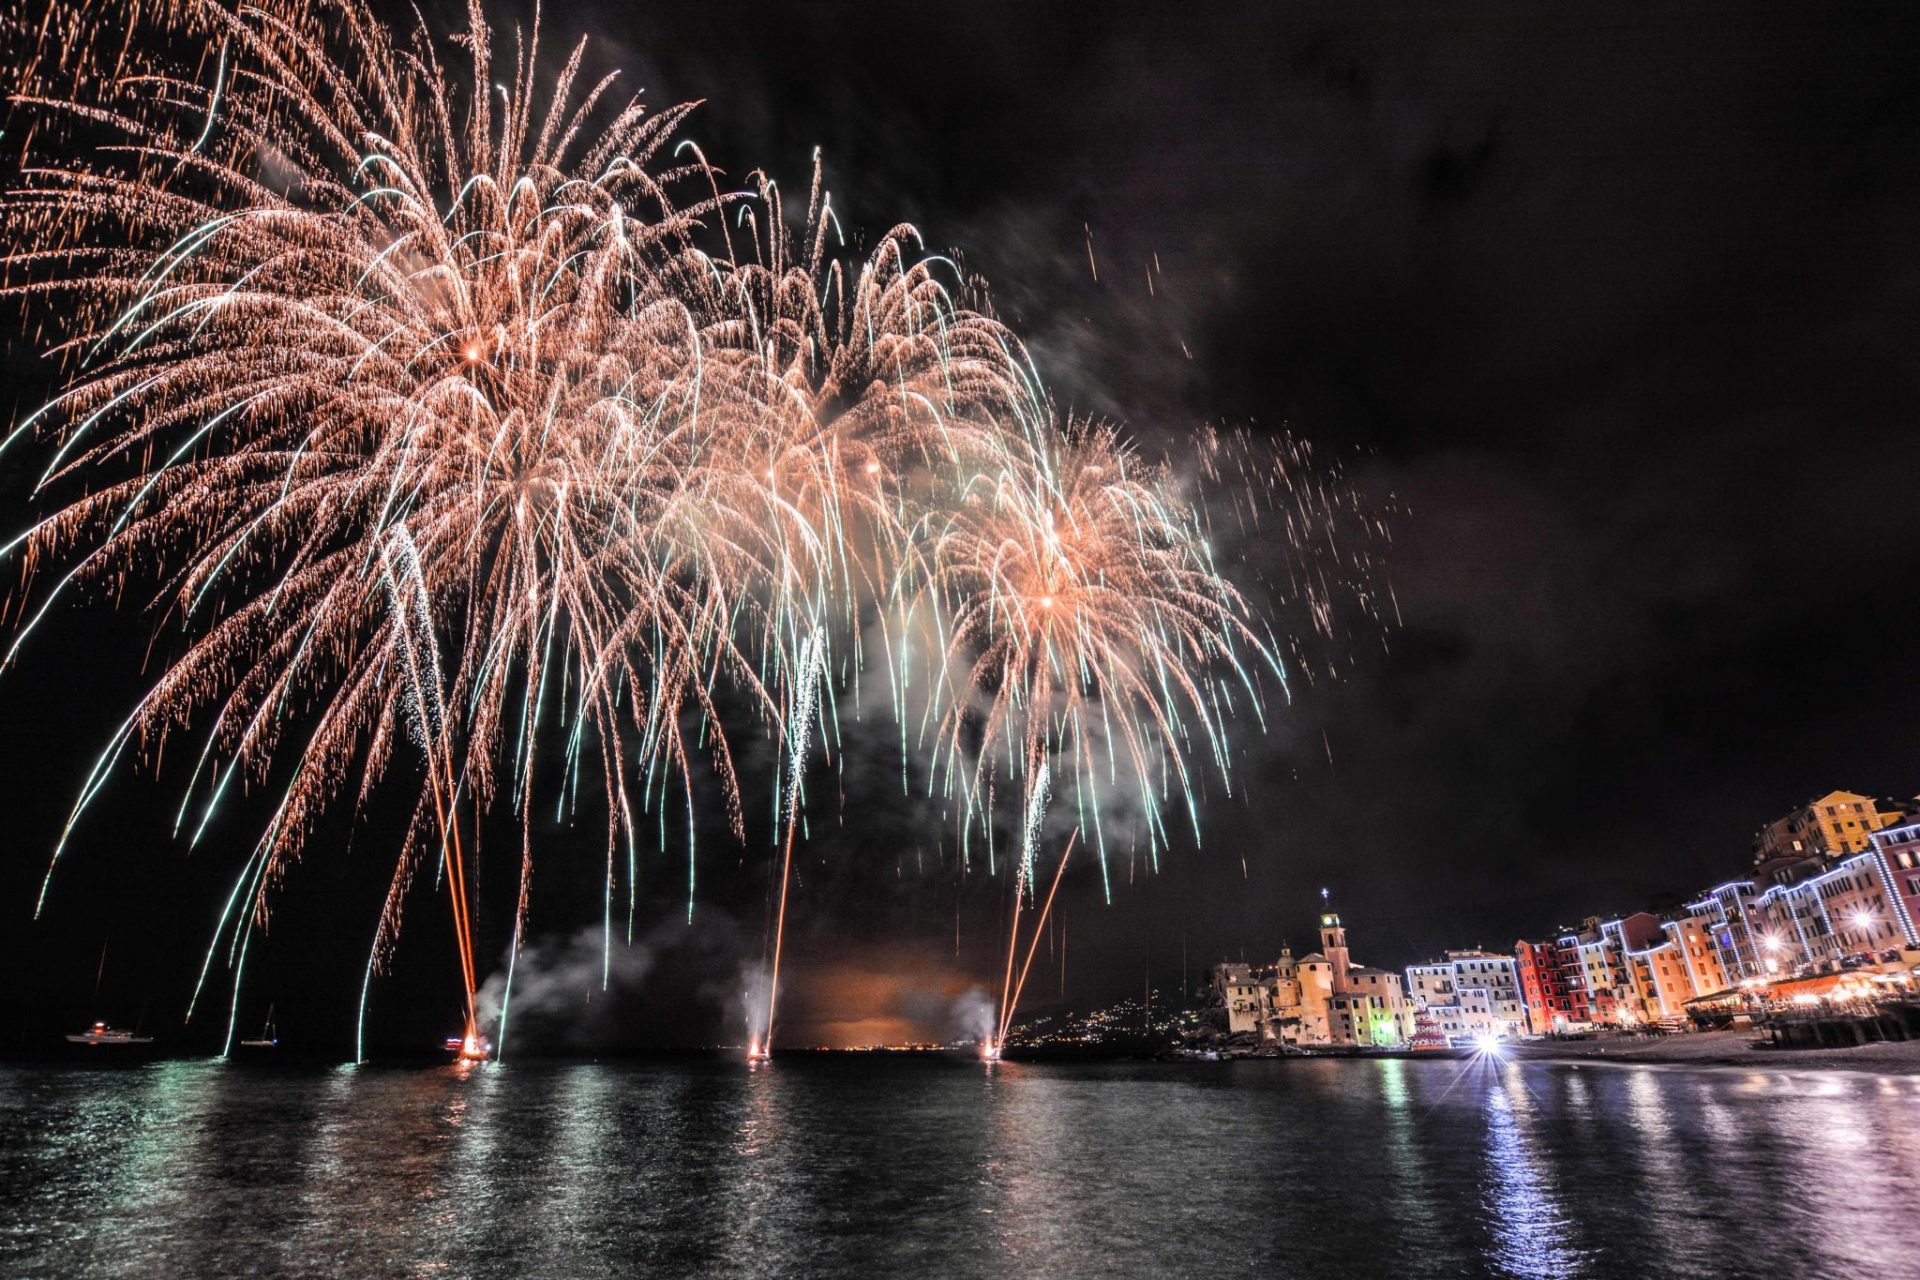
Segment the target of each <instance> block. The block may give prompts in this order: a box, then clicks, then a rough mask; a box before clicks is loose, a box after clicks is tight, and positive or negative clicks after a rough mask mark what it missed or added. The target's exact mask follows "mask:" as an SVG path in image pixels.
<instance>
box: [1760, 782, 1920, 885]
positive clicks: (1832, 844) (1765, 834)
mask: <svg viewBox="0 0 1920 1280" xmlns="http://www.w3.org/2000/svg"><path fill="white" fill-rule="evenodd" d="M1903 816H1904V815H1903V814H1902V813H1901V811H1900V810H1899V809H1897V808H1895V807H1893V806H1891V805H1886V804H1882V803H1881V802H1880V801H1878V800H1875V799H1874V798H1873V797H1872V796H1863V795H1861V794H1860V793H1858V792H1856V791H1829V792H1828V793H1827V794H1826V795H1824V796H1821V797H1820V798H1819V799H1817V800H1810V801H1808V802H1807V803H1806V804H1803V805H1801V806H1800V807H1799V808H1797V809H1795V810H1793V811H1792V812H1791V813H1788V814H1786V815H1785V816H1784V817H1780V818H1776V819H1774V820H1773V821H1772V822H1769V823H1768V824H1767V825H1766V826H1764V827H1762V828H1760V832H1759V834H1758V835H1757V836H1755V837H1754V841H1753V866H1754V878H1755V879H1757V880H1759V881H1761V882H1762V883H1769V884H1784V883H1788V882H1790V881H1793V880H1799V879H1802V878H1804V875H1805V871H1806V867H1807V864H1809V863H1810V862H1811V863H1815V864H1817V863H1821V862H1826V861H1829V860H1831V859H1834V858H1841V857H1845V856H1847V855H1849V854H1855V853H1864V852H1866V851H1867V849H1869V848H1870V847H1871V846H1872V839H1873V833H1874V832H1876V831H1878V830H1880V829H1881V828H1882V827H1886V826H1890V825H1892V824H1894V823H1896V822H1898V821H1900V820H1901V818H1902V817H1903Z"/></svg>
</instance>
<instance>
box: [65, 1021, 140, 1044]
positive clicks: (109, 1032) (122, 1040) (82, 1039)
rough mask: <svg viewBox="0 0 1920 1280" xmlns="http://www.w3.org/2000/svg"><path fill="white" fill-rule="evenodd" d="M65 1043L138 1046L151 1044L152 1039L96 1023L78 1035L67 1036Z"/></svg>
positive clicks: (102, 1023)
mask: <svg viewBox="0 0 1920 1280" xmlns="http://www.w3.org/2000/svg"><path fill="white" fill-rule="evenodd" d="M67 1043H68V1044H87V1045H138V1044H152V1043H153V1037H152V1036H137V1035H135V1034H133V1032H131V1031H122V1030H120V1029H119V1028H118V1027H110V1026H108V1025H107V1024H106V1023H104V1022H96V1023H94V1024H93V1025H92V1026H91V1027H88V1028H87V1029H86V1030H85V1031H82V1032H81V1033H80V1034H79V1035H72V1036H68V1037H67Z"/></svg>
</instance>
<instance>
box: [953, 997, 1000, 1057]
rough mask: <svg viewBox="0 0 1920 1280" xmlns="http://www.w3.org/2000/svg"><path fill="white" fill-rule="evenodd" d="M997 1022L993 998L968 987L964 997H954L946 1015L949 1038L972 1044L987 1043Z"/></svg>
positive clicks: (997, 1016) (997, 1015)
mask: <svg viewBox="0 0 1920 1280" xmlns="http://www.w3.org/2000/svg"><path fill="white" fill-rule="evenodd" d="M998 1020H999V1011H998V1010H997V1009H996V1008H995V1006H994V1002H993V998H992V997H991V996H989V995H988V994H987V993H986V992H985V991H983V990H982V989H981V988H979V987H969V988H967V990H966V993H965V994H964V995H961V996H958V997H956V998H955V1000H954V1002H953V1008H952V1009H951V1010H950V1011H949V1012H948V1015H947V1025H948V1027H949V1028H950V1031H949V1034H950V1035H951V1037H952V1038H953V1039H955V1040H958V1041H962V1042H968V1041H970V1042H972V1043H974V1044H986V1043H989V1042H990V1041H991V1040H992V1039H993V1036H994V1031H995V1025H994V1024H995V1023H996V1022H998Z"/></svg>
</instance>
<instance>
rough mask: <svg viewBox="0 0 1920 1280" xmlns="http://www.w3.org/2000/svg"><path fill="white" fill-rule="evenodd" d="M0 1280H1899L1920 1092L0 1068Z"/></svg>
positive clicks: (1405, 1067)
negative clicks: (1485, 1278)
mask: <svg viewBox="0 0 1920 1280" xmlns="http://www.w3.org/2000/svg"><path fill="white" fill-rule="evenodd" d="M0 1210H4V1212H0V1275H3V1276H16V1275H18V1276H150V1275H197V1276H217V1275H250V1276H251V1275H337V1274H352V1275H394V1276H434V1275H450V1276H501V1277H521V1276H568V1277H574V1276H600V1275H609V1276H611V1275H631V1274H636V1273H642V1272H645V1273H655V1274H663V1275H678V1274H715V1275H718V1274H727V1275H755V1276H757V1275H811V1274H860V1273H865V1274H897V1273H920V1274H939V1275H962V1276H1005V1275H1013V1274H1026V1275H1047V1276H1098V1277H1103V1278H1105V1277H1113V1276H1126V1275H1140V1274H1154V1275H1177V1274H1195V1273H1203V1274H1207V1275H1220V1276H1232V1275H1273V1274H1289V1273H1290V1274H1300V1275H1336V1274H1337V1275H1376V1274H1377V1275H1400V1276H1476V1275H1510V1276H1522V1277H1536V1276H1553V1277H1558V1276H1596V1277H1604V1276H1616V1275H1623V1274H1635V1275H1644V1276H1699V1277H1709V1276H1712V1277H1718V1276H1738V1275H1755V1276H1761V1275H1764V1276H1768V1277H1790V1276H1791V1277H1797V1276H1834V1277H1841V1276H1848V1277H1851V1276H1856V1275H1878V1276H1893V1277H1898V1276H1920V1080H1917V1079H1914V1078H1907V1077H1882V1076H1869V1075H1848V1074H1841V1073H1829V1074H1816V1073H1790V1072H1765V1073H1755V1072H1745V1073H1742V1072H1732V1071H1710V1070H1658V1069H1644V1068H1630V1069H1623V1068H1595V1067H1592V1066H1587V1067H1564V1066H1552V1065H1546V1064H1516V1063H1504V1064H1503V1063H1498V1062H1490V1061H1478V1062H1437V1061H1426V1062H1351V1061H1349V1062H1338V1061H1313V1062H1249V1063H1222V1064H1184V1065H1161V1064H1144V1063H1142V1064H1124V1063H1116V1064H1105V1065H1084V1066H1035V1065H1028V1064H1021V1063H1001V1064H999V1065H997V1066H995V1067H993V1068H990V1069H987V1068H982V1067H981V1065H980V1064H979V1063H977V1062H972V1061H968V1060H961V1059H953V1060H945V1059H941V1060H926V1059H914V1060H899V1059H880V1058H870V1057H859V1058H807V1057H801V1058H792V1059H782V1060H779V1061H776V1062H774V1063H772V1064H770V1065H763V1066H760V1067H757V1068H749V1067H747V1066H746V1065H745V1064H742V1063H738V1062H734V1061H728V1060H721V1059H713V1060H706V1059H678V1060H660V1061H651V1062H634V1063H616V1064H592V1063H577V1064H560V1063H556V1064H534V1063H524V1064H523V1063H515V1064H509V1065H507V1066H505V1067H497V1066H489V1067H484V1068H480V1069H476V1070H470V1071H467V1072H465V1073H462V1072H461V1071H460V1070H458V1069H456V1068H441V1069H434V1070H381V1069H367V1068H359V1069H356V1068H318V1067H316V1068H302V1067H297V1066H284V1067H281V1068H278V1069H267V1068H253V1067H227V1066H223V1065H221V1064H219V1063H214V1062H172V1063H161V1064H155V1065H153V1066H149V1067H145V1068H139V1069H129V1070H119V1071H113V1070H93V1069H74V1070H61V1069H58V1068H51V1067H4V1068H0Z"/></svg>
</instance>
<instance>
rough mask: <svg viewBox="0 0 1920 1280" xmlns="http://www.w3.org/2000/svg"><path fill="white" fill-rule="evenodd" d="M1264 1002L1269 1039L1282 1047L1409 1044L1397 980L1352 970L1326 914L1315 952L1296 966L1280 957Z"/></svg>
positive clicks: (1405, 1004)
mask: <svg viewBox="0 0 1920 1280" xmlns="http://www.w3.org/2000/svg"><path fill="white" fill-rule="evenodd" d="M1269 999H1270V1001H1271V1002H1272V1005H1273V1021H1272V1024H1271V1031H1270V1032H1269V1037H1270V1038H1271V1039H1274V1040H1278V1041H1280V1042H1282V1043H1285V1044H1296V1045H1301V1046H1304V1047H1320V1046H1325V1047H1343V1048H1355V1047H1387V1046H1391V1045H1401V1044H1405V1043H1407V1042H1408V1041H1410V1040H1411V1039H1412V1038H1413V1002H1412V1001H1410V1000H1408V999H1407V994H1406V988H1405V986H1404V985H1403V984H1402V982H1401V979H1400V975H1399V974H1397V973H1390V972H1388V971H1387V970H1385V969H1375V968H1373V967H1371V966H1369V965H1364V964H1355V963H1354V962H1353V959H1352V956H1351V954H1350V953H1349V952H1348V950H1347V931H1346V929H1345V928H1344V927H1343V926H1342V925H1341V923H1340V917H1339V915H1338V914H1337V913H1335V912H1332V911H1326V912H1322V913H1321V916H1320V950H1318V951H1316V952H1314V953H1312V954H1311V955H1305V956H1302V957H1300V958H1299V959H1298V960H1295V959H1294V958H1293V956H1292V954H1291V953H1290V952H1287V951H1282V952H1281V954H1280V963H1279V964H1278V965H1276V966H1275V967H1274V972H1273V978H1272V979H1271V983H1270V986H1269Z"/></svg>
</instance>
